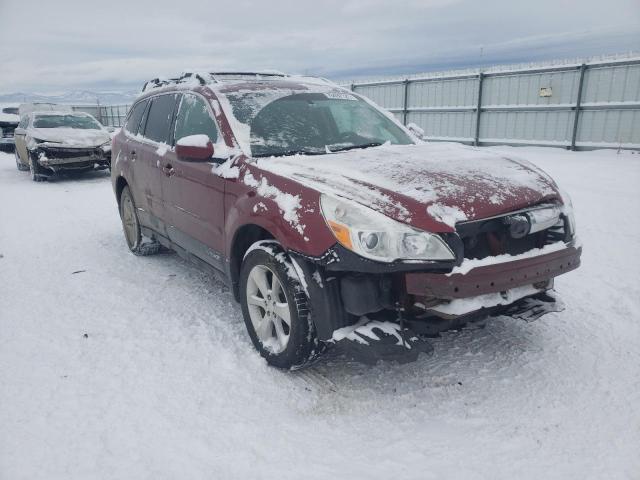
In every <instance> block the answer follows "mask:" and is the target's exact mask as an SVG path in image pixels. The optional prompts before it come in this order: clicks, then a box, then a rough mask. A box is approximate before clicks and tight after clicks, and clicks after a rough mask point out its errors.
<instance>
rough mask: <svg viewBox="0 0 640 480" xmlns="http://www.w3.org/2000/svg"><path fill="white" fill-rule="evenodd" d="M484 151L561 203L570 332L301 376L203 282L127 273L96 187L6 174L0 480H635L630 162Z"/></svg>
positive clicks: (161, 269) (636, 325)
mask: <svg viewBox="0 0 640 480" xmlns="http://www.w3.org/2000/svg"><path fill="white" fill-rule="evenodd" d="M492 150H495V151H499V152H504V153H510V154H516V155H519V156H521V157H524V158H527V159H530V160H532V161H534V163H536V164H538V165H539V166H541V167H543V168H544V169H546V170H547V171H548V172H550V173H551V174H552V175H553V176H554V177H555V178H556V179H557V180H558V181H559V182H560V184H561V186H563V187H564V188H565V189H566V190H567V191H568V192H569V193H571V194H572V196H573V202H574V205H575V208H576V216H577V222H578V231H579V234H580V236H581V237H582V240H583V243H584V254H583V266H582V267H581V268H580V269H579V270H577V271H575V272H572V273H570V274H567V275H566V276H564V277H561V278H560V279H559V280H558V281H557V283H556V286H557V290H558V291H559V293H560V295H561V296H562V297H563V298H564V300H565V302H566V304H567V309H566V311H565V312H563V313H560V314H550V315H547V316H545V317H543V318H542V319H540V320H538V321H537V322H534V323H531V324H526V323H523V322H521V321H515V320H512V319H509V318H498V319H495V320H493V321H491V322H489V323H488V324H487V325H486V326H485V327H484V328H481V327H479V326H475V327H473V328H468V329H465V330H463V331H459V332H450V333H447V334H445V335H443V336H442V338H440V339H437V340H435V341H434V347H435V354H434V356H433V357H431V358H428V357H423V358H420V359H419V360H418V361H417V362H415V363H413V364H409V365H395V364H384V365H378V366H376V367H367V366H363V365H359V364H350V363H346V362H345V361H344V360H343V359H341V358H336V357H332V358H329V359H328V360H326V361H324V362H321V363H320V364H319V365H317V366H316V367H314V368H313V369H310V370H307V371H303V372H296V373H284V372H280V371H277V370H274V369H272V368H268V367H267V366H266V364H265V363H264V362H263V361H262V360H261V358H260V357H259V356H258V354H257V353H256V352H255V351H254V350H253V347H252V346H251V343H250V340H249V338H248V336H247V335H246V333H245V328H244V324H243V322H242V319H241V312H240V308H239V307H238V305H236V304H235V303H234V301H233V299H232V297H231V294H230V293H229V291H228V290H227V289H226V288H225V287H224V286H223V285H222V284H221V283H220V282H219V281H217V280H215V279H212V278H210V277H208V276H206V275H205V274H203V273H201V272H200V271H198V270H197V269H196V268H194V267H192V266H191V265H189V264H186V263H185V262H183V261H181V260H180V259H179V258H177V257H176V256H175V255H169V254H165V255H159V256H155V257H146V258H138V257H135V256H133V255H131V254H130V253H129V252H128V250H127V248H126V246H125V242H124V238H123V235H122V232H121V227H120V221H119V218H118V214H117V211H116V206H115V200H114V198H113V194H112V191H111V186H110V182H109V179H108V176H107V174H105V173H104V172H102V173H95V174H93V175H87V176H85V177H82V178H76V179H62V180H58V181H55V182H51V183H44V184H37V183H34V182H31V180H30V179H29V176H28V173H26V172H18V171H17V170H16V168H15V164H14V161H13V156H12V155H8V154H0V478H1V479H7V480H17V479H29V480H35V479H47V480H51V479H83V480H85V479H93V478H104V479H147V478H148V479H154V480H158V479H169V478H171V479H174V478H175V479H201V478H202V479H204V478H208V479H211V478H277V479H289V478H291V479H299V478H349V479H359V478H384V479H389V478H403V479H404V478H415V479H430V478H434V479H435V478H437V479H440V478H461V479H476V478H478V479H492V480H493V479H501V478H504V479H513V478H518V479H523V478H531V479H540V478H545V479H552V478H557V479H585V478H593V479H603V478H616V479H618V478H635V479H637V478H640V455H639V452H640V313H639V312H640V282H639V278H640V275H639V274H638V272H639V270H640V261H639V258H640V257H639V254H638V252H639V250H640V219H639V216H638V212H639V211H640V154H632V153H630V152H623V153H621V154H616V152H615V151H599V152H582V153H572V152H567V151H563V150H559V149H549V148H508V147H500V148H498V147H496V148H492Z"/></svg>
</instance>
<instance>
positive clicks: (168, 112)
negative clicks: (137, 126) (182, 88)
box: [144, 94, 178, 144]
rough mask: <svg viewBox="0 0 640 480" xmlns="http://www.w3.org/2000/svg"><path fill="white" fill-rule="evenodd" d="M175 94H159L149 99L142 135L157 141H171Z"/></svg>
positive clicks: (169, 142)
mask: <svg viewBox="0 0 640 480" xmlns="http://www.w3.org/2000/svg"><path fill="white" fill-rule="evenodd" d="M177 98H178V95H177V94H169V95H159V96H157V97H155V98H153V99H152V100H151V107H149V114H148V116H147V121H146V126H145V129H144V136H145V137H147V138H148V139H149V140H153V141H154V142H159V143H168V144H171V143H172V140H173V139H172V138H171V125H172V123H173V114H174V111H175V107H176V100H177Z"/></svg>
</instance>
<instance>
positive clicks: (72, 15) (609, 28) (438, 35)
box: [0, 0, 640, 93]
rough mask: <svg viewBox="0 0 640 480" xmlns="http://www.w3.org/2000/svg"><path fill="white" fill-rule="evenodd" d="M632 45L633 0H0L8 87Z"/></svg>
mask: <svg viewBox="0 0 640 480" xmlns="http://www.w3.org/2000/svg"><path fill="white" fill-rule="evenodd" d="M481 49H482V56H480V52H481ZM630 50H635V51H640V0H606V1H603V0H581V1H573V0H571V1H569V0H536V1H533V0H525V1H520V0H407V1H401V0H398V1H393V0H388V1H383V0H341V1H339V0H328V1H321V0H315V1H306V0H297V1H291V2H289V1H283V0H265V1H253V0H234V1H232V2H220V1H215V0H214V1H199V0H172V1H171V2H164V1H133V0H131V1H128V2H120V1H117V0H109V1H108V2H94V1H89V0H84V1H65V0H43V1H29V0H20V1H13V0H0V92H4V93H6V92H13V91H26V92H42V93H51V92H59V91H63V90H69V89H76V88H87V89H92V88H93V89H107V88H131V87H132V86H134V87H138V86H139V85H140V84H141V83H142V82H143V81H144V80H146V79H149V78H153V77H156V76H172V75H175V74H176V73H179V72H181V71H183V70H189V69H197V70H206V69H209V70H213V69H240V68H275V69H278V70H282V71H288V72H299V73H309V74H320V75H325V76H329V77H333V78H355V77H357V76H362V75H380V74H388V73H405V72H406V73H415V72H417V71H429V70H434V69H445V68H446V69H449V68H460V67H466V66H477V65H480V64H484V65H488V64H496V63H508V62H525V61H534V60H544V59H558V58H565V57H576V56H591V55H601V54H612V53H625V52H629V51H630Z"/></svg>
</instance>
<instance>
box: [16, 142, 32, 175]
mask: <svg viewBox="0 0 640 480" xmlns="http://www.w3.org/2000/svg"><path fill="white" fill-rule="evenodd" d="M13 155H14V156H15V157H16V167H17V168H18V170H20V171H21V172H26V171H27V170H29V167H28V166H26V165H25V164H24V163H22V162H21V161H20V154H18V149H17V148H16V149H15V150H14V151H13Z"/></svg>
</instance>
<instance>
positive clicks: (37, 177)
mask: <svg viewBox="0 0 640 480" xmlns="http://www.w3.org/2000/svg"><path fill="white" fill-rule="evenodd" d="M34 155H35V154H34ZM34 155H29V172H31V180H33V181H34V182H44V181H45V180H46V179H47V176H46V175H43V174H42V172H41V170H42V169H41V168H40V165H39V164H38V160H36V159H35V158H34Z"/></svg>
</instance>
